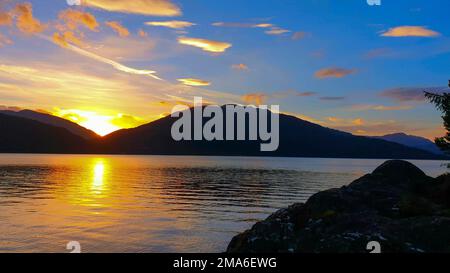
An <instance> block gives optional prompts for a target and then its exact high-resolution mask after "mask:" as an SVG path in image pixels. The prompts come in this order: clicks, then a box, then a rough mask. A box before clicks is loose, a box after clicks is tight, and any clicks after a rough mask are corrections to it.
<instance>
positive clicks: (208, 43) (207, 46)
mask: <svg viewBox="0 0 450 273" xmlns="http://www.w3.org/2000/svg"><path fill="white" fill-rule="evenodd" d="M178 42H179V43H180V44H182V45H189V46H193V47H198V48H201V49H202V50H204V51H208V52H214V53H222V52H225V51H226V50H227V49H228V48H230V47H231V46H232V44H230V43H225V42H218V41H212V40H207V39H199V38H188V37H180V38H178Z"/></svg>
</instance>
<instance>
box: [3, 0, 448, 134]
mask: <svg viewBox="0 0 450 273" xmlns="http://www.w3.org/2000/svg"><path fill="white" fill-rule="evenodd" d="M78 4H79V5H78ZM448 10H450V2H449V1H447V0H428V1H422V0H420V1H419V0H395V1H394V0H382V1H381V5H380V6H371V5H368V4H367V1H366V0H345V1H344V0H342V1H341V0H302V1H299V0H242V1H227V0H215V1H207V0H134V1H119V0H81V1H77V0H29V1H20V0H19V1H18V0H0V110H1V109H11V110H19V109H33V110H38V111H42V112H48V113H51V114H54V115H57V116H60V117H63V118H67V119H70V120H72V121H74V122H77V123H79V124H81V125H83V126H85V127H87V128H89V129H92V130H94V131H96V132H98V133H99V134H101V135H105V134H107V133H110V132H112V131H114V130H117V129H120V128H132V127H135V126H138V125H141V124H144V123H147V122H150V121H153V120H156V119H158V118H161V117H163V116H165V115H167V114H169V113H170V112H171V109H172V108H173V106H175V105H177V104H187V105H191V104H192V103H193V99H194V97H195V96H199V97H203V100H204V101H205V102H206V103H214V104H225V103H241V104H256V105H261V104H269V105H274V104H275V105H280V109H281V111H282V112H284V113H287V114H291V115H295V116H297V117H299V118H303V119H305V120H308V121H311V122H314V123H318V124H321V125H323V126H326V127H331V128H336V129H340V130H344V131H348V132H351V133H354V134H358V135H383V134H388V133H396V132H405V133H408V134H413V135H419V136H424V137H427V138H429V139H433V138H434V137H437V136H440V135H442V134H443V133H444V130H443V128H442V120H441V118H440V115H441V114H440V113H439V112H438V111H436V109H435V108H434V107H433V105H431V104H430V103H428V102H427V101H426V100H425V99H424V97H423V91H424V90H429V91H435V92H445V91H446V90H448V89H446V86H447V82H448V80H449V79H450V65H449V63H450V27H449V26H450V24H449V22H450V19H449V13H448Z"/></svg>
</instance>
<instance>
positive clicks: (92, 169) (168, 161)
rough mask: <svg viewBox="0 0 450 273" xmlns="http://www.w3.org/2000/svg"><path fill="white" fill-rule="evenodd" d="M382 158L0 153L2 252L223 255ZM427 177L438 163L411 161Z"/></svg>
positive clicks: (440, 170) (437, 168)
mask: <svg viewBox="0 0 450 273" xmlns="http://www.w3.org/2000/svg"><path fill="white" fill-rule="evenodd" d="M382 162H383V160H348V159H290V158H288V159H287V158H234V157H228V158H223V157H170V156H78V155H8V154H6V155H5V154H4V155H0V207H1V209H0V252H68V251H67V250H66V249H65V246H66V244H67V242H69V241H79V242H80V243H81V246H82V250H83V252H221V251H224V250H225V249H226V246H227V244H228V242H229V241H230V239H231V238H232V237H233V236H234V235H236V234H237V233H239V232H242V231H244V230H246V229H248V228H250V227H251V226H252V225H253V224H254V222H255V221H258V220H261V219H264V218H266V217H267V216H268V215H269V214H271V213H272V212H274V211H275V210H277V209H279V208H282V207H286V206H288V205H290V204H292V203H294V202H304V201H305V200H307V198H308V197H310V196H311V195H312V194H314V193H316V192H318V191H320V190H324V189H328V188H332V187H340V186H343V185H346V184H348V183H349V182H351V181H352V180H354V179H356V178H358V177H360V176H361V175H363V174H365V173H368V172H371V171H373V169H374V168H375V167H376V166H378V165H379V164H381V163H382ZM413 163H415V164H416V165H417V166H419V167H421V168H422V169H423V170H425V171H426V172H427V173H428V174H429V175H432V176H437V175H439V174H441V173H443V172H445V168H443V167H442V166H441V164H442V163H443V162H438V161H413Z"/></svg>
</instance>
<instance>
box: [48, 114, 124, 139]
mask: <svg viewBox="0 0 450 273" xmlns="http://www.w3.org/2000/svg"><path fill="white" fill-rule="evenodd" d="M54 114H55V115H56V116H58V117H61V118H64V119H68V120H70V121H72V122H75V123H77V124H79V125H81V126H83V127H85V128H87V129H89V130H92V131H94V132H95V133H97V134H98V135H100V136H106V135H108V134H110V133H112V132H114V131H117V130H119V129H122V127H119V126H117V125H114V124H113V120H114V118H115V116H109V115H101V114H98V113H97V112H91V111H82V110H59V111H57V113H54Z"/></svg>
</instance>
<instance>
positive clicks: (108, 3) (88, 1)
mask: <svg viewBox="0 0 450 273" xmlns="http://www.w3.org/2000/svg"><path fill="white" fill-rule="evenodd" d="M82 4H83V5H86V6H90V7H94V8H99V9H104V10H107V11H113V12H123V13H136V14H143V15H152V16H179V15H181V10H180V8H179V7H178V6H177V5H175V4H174V3H172V1H170V0H133V1H118V0H83V1H82Z"/></svg>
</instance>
